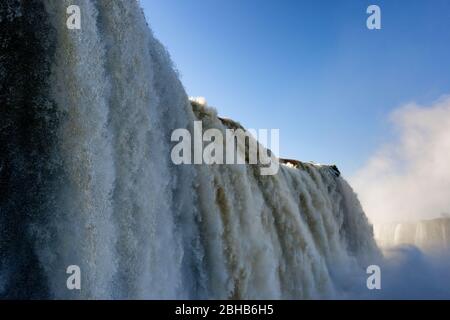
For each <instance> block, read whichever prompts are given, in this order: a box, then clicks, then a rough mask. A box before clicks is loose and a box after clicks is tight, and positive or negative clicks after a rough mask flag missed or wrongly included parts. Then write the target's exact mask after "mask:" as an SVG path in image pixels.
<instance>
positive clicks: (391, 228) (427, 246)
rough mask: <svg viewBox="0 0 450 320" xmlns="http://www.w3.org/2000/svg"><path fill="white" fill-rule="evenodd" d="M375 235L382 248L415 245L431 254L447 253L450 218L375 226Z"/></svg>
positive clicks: (449, 243)
mask: <svg viewBox="0 0 450 320" xmlns="http://www.w3.org/2000/svg"><path fill="white" fill-rule="evenodd" d="M374 233H375V238H376V240H377V241H378V243H379V244H380V246H382V247H393V246H398V245H415V246H417V247H418V248H420V249H422V250H423V251H425V252H431V253H433V252H435V253H446V252H448V249H449V248H450V219H449V218H437V219H430V220H421V221H417V222H398V223H395V222H392V223H384V224H375V226H374Z"/></svg>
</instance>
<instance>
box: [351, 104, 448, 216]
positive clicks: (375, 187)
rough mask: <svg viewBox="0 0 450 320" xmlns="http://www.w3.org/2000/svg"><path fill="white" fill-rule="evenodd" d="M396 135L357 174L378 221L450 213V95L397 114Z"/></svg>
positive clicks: (363, 196) (370, 212) (362, 193)
mask: <svg viewBox="0 0 450 320" xmlns="http://www.w3.org/2000/svg"><path fill="white" fill-rule="evenodd" d="M390 119H391V122H392V124H393V126H394V129H395V133H396V136H395V139H394V141H392V142H391V143H389V144H385V145H383V146H381V147H380V148H379V149H378V150H377V152H376V153H375V154H374V155H373V156H372V157H371V158H370V159H369V161H368V162H367V164H366V165H365V166H364V167H363V168H362V169H361V170H360V171H359V172H358V173H357V174H356V176H355V177H353V178H352V179H351V182H352V184H353V186H354V188H355V190H356V191H357V193H358V195H359V198H360V200H361V202H362V204H363V207H364V209H365V212H366V214H367V215H368V216H369V218H370V220H371V221H372V222H373V223H380V222H392V221H410V220H419V219H431V218H436V217H440V216H442V215H448V213H449V212H450V97H445V98H442V99H440V100H438V101H437V102H436V103H434V104H433V105H431V106H420V105H417V104H409V105H406V106H404V107H401V108H399V109H397V110H395V111H394V112H393V113H392V114H391V117H390Z"/></svg>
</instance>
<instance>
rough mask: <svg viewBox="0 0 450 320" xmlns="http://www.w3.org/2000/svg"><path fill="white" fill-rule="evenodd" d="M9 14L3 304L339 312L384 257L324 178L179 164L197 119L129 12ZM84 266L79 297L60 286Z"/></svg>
mask: <svg viewBox="0 0 450 320" xmlns="http://www.w3.org/2000/svg"><path fill="white" fill-rule="evenodd" d="M72 4H73V1H68V0H58V1H56V0H26V1H25V0H23V1H22V0H2V2H1V4H0V45H1V52H0V58H1V60H0V63H1V64H0V85H1V87H0V90H1V91H0V94H1V105H0V108H1V115H2V117H1V118H0V140H1V141H0V151H1V152H0V179H1V180H0V296H1V297H4V298H106V299H114V298H163V299H164V298H220V299H222V298H223V299H226V298H241V299H246V298H333V297H346V296H348V295H350V294H351V293H352V292H354V291H355V290H357V289H358V288H363V287H365V285H366V282H365V281H366V267H367V266H368V265H370V264H373V263H376V261H377V259H379V257H380V254H379V251H378V249H377V247H376V245H375V242H374V240H373V232H372V228H371V226H370V225H369V224H368V221H367V219H366V217H365V215H364V212H363V211H362V209H361V206H360V204H359V202H358V200H357V198H356V196H355V195H354V193H353V191H352V190H351V188H350V187H349V185H348V184H347V183H346V182H345V181H344V180H343V179H342V178H341V177H340V176H339V174H337V173H336V170H334V169H333V168H330V167H328V166H318V165H313V164H303V163H298V164H297V165H296V166H295V167H294V168H293V167H288V166H281V167H280V170H279V172H278V173H277V174H276V175H274V176H262V175H260V173H259V170H258V166H257V165H181V166H176V165H175V164H173V163H172V161H171V158H170V152H171V148H172V145H173V143H172V142H171V139H170V138H171V133H172V132H173V130H175V129H178V128H187V129H189V130H192V126H193V122H194V121H195V120H202V121H203V125H204V127H205V129H206V128H217V129H219V130H222V131H223V130H225V129H226V128H227V123H226V122H224V121H221V119H219V118H218V117H217V115H216V113H215V111H214V110H212V109H210V108H208V107H206V106H202V105H200V104H196V103H193V105H194V107H195V108H194V109H195V110H193V105H191V103H190V102H189V99H188V97H187V95H186V93H185V91H184V88H183V86H182V84H181V83H180V81H179V79H178V76H177V74H176V72H175V71H174V69H173V67H172V63H171V61H170V58H169V56H168V54H167V53H166V51H165V49H164V48H163V46H162V45H161V44H160V43H159V42H158V41H157V40H155V38H154V37H153V35H152V33H151V31H149V28H148V26H147V24H146V21H145V18H144V15H143V13H142V12H141V10H140V8H139V4H138V2H136V1H132V0H80V1H77V5H79V7H80V9H81V13H82V29H81V30H69V29H68V28H67V27H66V20H67V14H66V9H67V7H68V6H70V5H72ZM69 265H78V266H79V267H80V269H81V272H82V273H81V274H82V290H75V291H70V290H68V289H67V287H66V279H67V274H66V269H67V266H69Z"/></svg>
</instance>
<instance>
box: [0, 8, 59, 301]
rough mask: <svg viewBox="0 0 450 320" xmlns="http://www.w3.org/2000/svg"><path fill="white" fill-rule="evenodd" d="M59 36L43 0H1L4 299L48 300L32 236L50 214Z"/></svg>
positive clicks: (0, 252) (0, 266) (0, 265)
mask: <svg viewBox="0 0 450 320" xmlns="http://www.w3.org/2000/svg"><path fill="white" fill-rule="evenodd" d="M52 34H53V32H52V30H51V28H50V26H49V24H48V19H47V14H46V13H45V10H44V6H43V4H42V2H41V1H38V0H27V1H19V0H2V1H1V2H0V114H1V117H0V208H1V214H0V229H1V230H0V242H1V246H0V297H6V298H17V297H20V298H28V297H29V298H37V297H44V296H46V295H47V292H46V288H43V287H42V284H43V283H45V281H41V280H42V279H41V277H42V273H41V272H40V270H39V269H40V267H38V265H39V264H38V262H37V258H36V255H35V253H34V245H33V244H32V243H33V239H32V238H33V236H32V231H31V230H32V224H33V223H34V222H35V221H36V218H37V216H39V215H41V214H43V212H44V206H45V203H46V201H45V200H44V198H45V189H46V185H47V184H48V180H49V176H50V166H51V161H50V150H51V148H52V141H54V139H53V136H54V131H55V130H54V129H55V126H56V124H55V119H56V118H55V115H54V111H53V110H54V108H53V106H52V102H51V101H49V100H48V99H47V96H48V77H49V75H50V60H51V56H52V52H53V47H52V46H53V45H54V43H53V39H52ZM2 276H4V278H3V279H8V281H6V280H2Z"/></svg>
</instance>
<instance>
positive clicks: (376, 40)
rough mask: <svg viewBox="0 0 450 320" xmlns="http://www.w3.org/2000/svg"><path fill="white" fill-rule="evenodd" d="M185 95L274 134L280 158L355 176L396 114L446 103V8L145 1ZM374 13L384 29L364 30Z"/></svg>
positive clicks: (449, 86)
mask: <svg viewBox="0 0 450 320" xmlns="http://www.w3.org/2000/svg"><path fill="white" fill-rule="evenodd" d="M141 4H142V6H143V7H144V10H145V13H146V16H147V19H148V21H149V24H150V26H151V27H152V29H153V31H154V33H155V35H156V37H157V38H158V39H159V40H160V41H161V42H162V43H163V44H164V45H165V46H166V47H167V49H168V50H169V52H170V54H171V56H172V59H173V61H174V63H175V65H176V67H177V69H178V70H179V72H180V74H181V76H182V82H183V84H184V86H185V87H186V90H187V92H188V94H189V95H191V96H204V97H206V99H207V100H208V103H209V104H210V105H212V106H214V107H216V108H217V109H218V111H219V114H220V115H222V116H225V117H230V118H232V119H235V120H237V121H239V122H241V123H242V124H243V125H244V126H245V127H247V128H254V129H259V128H267V129H270V128H278V129H280V155H281V156H282V157H286V158H295V159H299V160H305V161H308V160H314V161H316V162H320V163H335V164H337V165H338V167H339V168H340V169H341V171H343V173H344V175H346V176H348V175H352V174H354V173H355V171H356V170H358V168H360V167H361V166H363V165H364V164H365V162H366V161H367V159H368V158H369V156H370V155H371V154H372V153H373V152H374V151H375V150H376V149H377V147H378V146H379V145H380V144H382V143H385V142H386V141H389V140H390V139H391V138H392V136H393V132H392V130H391V129H390V125H389V122H388V118H389V114H390V112H391V111H392V110H394V109H395V108H397V107H400V106H402V105H404V104H406V103H409V102H413V101H414V102H417V103H420V104H431V103H432V102H433V101H435V100H436V99H438V98H439V97H441V96H442V95H445V94H450V63H449V60H450V59H449V57H450V1H448V0H408V1H406V0H388V1H381V0H372V1H365V0H339V1H334V0H189V1H187V0H141ZM370 4H377V5H379V6H380V8H381V12H382V29H381V30H368V29H367V27H366V19H367V17H368V15H367V14H366V9H367V7H368V6H369V5H370Z"/></svg>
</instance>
